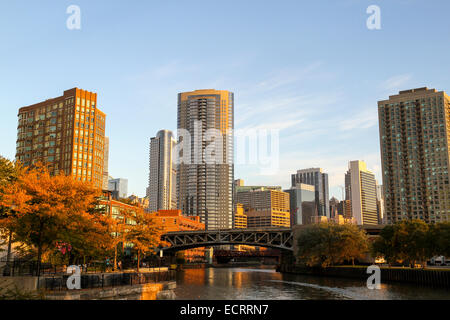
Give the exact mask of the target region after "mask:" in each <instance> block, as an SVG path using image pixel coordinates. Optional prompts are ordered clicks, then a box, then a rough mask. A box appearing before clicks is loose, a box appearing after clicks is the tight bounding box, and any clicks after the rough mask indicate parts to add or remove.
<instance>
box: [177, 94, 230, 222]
mask: <svg viewBox="0 0 450 320" xmlns="http://www.w3.org/2000/svg"><path fill="white" fill-rule="evenodd" d="M233 128H234V94H233V93H232V92H228V91H224V90H221V91H219V90H212V89H211V90H196V91H193V92H183V93H180V94H178V146H184V147H183V148H181V150H182V151H181V155H180V154H179V155H176V156H182V157H183V161H181V162H180V163H178V165H177V198H178V208H179V209H181V210H182V212H183V214H184V215H189V216H194V215H195V216H197V215H198V216H200V219H201V222H203V223H205V227H206V229H207V230H213V229H229V228H232V226H233V180H234V165H233V135H232V130H233ZM211 157H212V158H214V159H215V160H214V161H211Z"/></svg>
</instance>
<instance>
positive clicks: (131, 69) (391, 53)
mask: <svg viewBox="0 0 450 320" xmlns="http://www.w3.org/2000/svg"><path fill="white" fill-rule="evenodd" d="M72 4H74V5H78V6H79V7H80V9H81V30H69V29H67V28H66V20H67V18H68V17H69V15H68V14H67V13H66V9H67V7H68V6H69V5H72ZM369 5H378V6H379V7H380V8H381V30H369V29H368V28H367V27H366V20H367V18H368V17H369V15H368V14H367V13H366V9H367V7H368V6H369ZM449 9H450V2H449V1H447V0H442V1H438V0H435V1H433V0H430V1H419V0H389V1H376V0H370V1H365V0H329V1H325V0H321V1H300V0H292V1H283V0H280V1H255V0H245V1H242V0H240V1H235V0H228V1H214V0H209V1H197V0H192V1H181V0H180V1H175V0H170V1H137V0H136V1H118V0H115V1H112V0H109V1H103V0H95V1H92V0H91V1H85V0H71V1H64V0H58V1H56V0H53V1H50V0H40V1H33V2H31V1H29V0H28V1H24V0H15V1H5V0H0V40H1V41H0V43H1V50H0V74H1V76H0V108H1V116H0V133H1V139H0V154H1V155H3V156H6V157H9V158H14V155H15V142H16V127H17V110H18V108H20V107H22V106H25V105H30V104H33V103H36V102H39V101H41V100H44V99H47V98H51V97H56V96H60V95H61V94H62V92H63V91H64V90H66V89H69V88H73V87H79V88H83V89H86V90H90V91H94V92H97V93H98V95H99V96H98V105H99V107H100V108H101V109H102V110H103V111H104V112H106V114H107V135H108V136H109V137H110V164H109V172H110V175H112V176H113V177H123V178H127V179H129V193H130V194H131V193H134V194H137V195H140V196H143V195H144V194H145V188H146V187H147V184H148V144H149V139H150V137H152V136H155V134H156V132H157V131H158V130H160V129H171V130H175V129H176V103H177V93H178V92H182V91H190V90H195V89H202V88H215V89H221V90H230V91H233V92H234V93H235V117H236V122H235V127H236V129H239V128H251V127H258V128H277V129H279V130H280V169H279V171H278V172H277V173H276V174H273V175H261V174H260V173H259V170H258V168H256V167H252V166H238V167H236V169H235V178H242V179H244V180H245V181H246V184H267V185H282V186H283V187H289V185H290V174H291V173H294V172H295V171H296V170H297V169H302V168H308V167H322V168H323V169H324V170H325V171H326V172H328V173H329V175H330V193H331V195H335V196H337V197H338V198H341V189H340V188H339V186H340V185H343V184H344V173H345V171H346V170H347V166H348V161H349V160H365V161H366V162H367V164H368V167H369V169H371V170H373V171H374V172H375V173H376V175H377V178H378V179H379V180H381V176H380V159H379V158H380V152H379V138H378V123H377V122H378V121H377V101H378V100H382V99H385V98H387V97H388V96H389V95H391V94H395V93H397V92H398V91H399V90H403V89H409V88H415V87H422V86H428V87H430V88H436V89H438V90H446V91H447V92H448V91H450V78H449V76H448V75H449V74H450V72H449V71H450V70H449V67H450V64H449V61H448V59H449V58H448V57H449V52H450V50H449V49H450V20H449V19H448V12H449Z"/></svg>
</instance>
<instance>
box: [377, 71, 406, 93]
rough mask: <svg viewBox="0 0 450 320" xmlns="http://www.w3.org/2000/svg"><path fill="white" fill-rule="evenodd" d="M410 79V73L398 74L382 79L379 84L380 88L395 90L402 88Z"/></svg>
mask: <svg viewBox="0 0 450 320" xmlns="http://www.w3.org/2000/svg"><path fill="white" fill-rule="evenodd" d="M411 79H412V74H410V73H408V74H400V75H396V76H393V77H390V78H389V79H387V80H385V81H383V82H382V83H381V84H380V88H381V89H383V90H386V91H396V90H401V89H404V88H405V86H406V85H407V84H408V83H409V81H410V80H411Z"/></svg>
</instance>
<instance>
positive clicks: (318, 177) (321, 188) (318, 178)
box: [291, 168, 330, 218]
mask: <svg viewBox="0 0 450 320" xmlns="http://www.w3.org/2000/svg"><path fill="white" fill-rule="evenodd" d="M291 181H292V184H291V186H292V187H295V186H296V185H297V184H299V183H304V184H309V185H313V186H314V187H315V193H316V210H317V216H324V217H327V218H330V207H329V201H330V199H329V191H328V174H327V173H324V172H323V170H322V169H321V168H311V169H303V170H298V171H297V173H296V174H293V175H292V176H291Z"/></svg>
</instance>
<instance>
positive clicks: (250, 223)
mask: <svg viewBox="0 0 450 320" xmlns="http://www.w3.org/2000/svg"><path fill="white" fill-rule="evenodd" d="M236 201H237V202H238V203H241V204H242V205H243V206H244V210H245V214H246V215H247V227H248V228H264V227H286V228H289V227H290V226H291V222H290V205H289V193H287V192H283V191H279V190H271V189H256V190H250V191H242V192H238V193H237V199H236Z"/></svg>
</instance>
